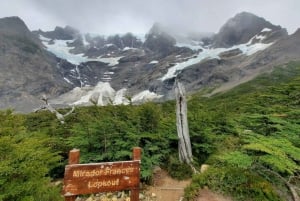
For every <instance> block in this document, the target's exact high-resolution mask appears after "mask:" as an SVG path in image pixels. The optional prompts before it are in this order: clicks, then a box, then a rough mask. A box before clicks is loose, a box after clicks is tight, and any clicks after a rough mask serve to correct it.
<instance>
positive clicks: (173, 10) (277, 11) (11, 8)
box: [0, 0, 300, 34]
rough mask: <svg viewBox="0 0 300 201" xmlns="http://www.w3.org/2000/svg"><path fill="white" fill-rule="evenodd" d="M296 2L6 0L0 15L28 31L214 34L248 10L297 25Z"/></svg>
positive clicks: (299, 3) (291, 26)
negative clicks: (163, 29)
mask: <svg viewBox="0 0 300 201" xmlns="http://www.w3.org/2000/svg"><path fill="white" fill-rule="evenodd" d="M298 8H300V1H299V0H276V1H274V0H264V1H261V0H243V1H241V0H226V1H222V0H184V1H183V0H151V1H149V0H84V1H83V0H51V1H49V0H10V1H2V2H0V15H1V17H4V16H11V15H17V16H20V17H21V18H22V19H23V20H24V21H25V22H26V24H28V25H29V28H30V29H38V28H41V29H42V30H53V29H54V27H55V26H66V25H70V26H73V27H75V28H77V29H79V30H81V31H83V32H92V33H102V34H110V33H126V32H134V33H146V32H147V31H148V30H149V29H150V28H151V26H152V24H153V23H154V22H160V23H162V24H164V25H165V26H168V27H170V29H171V30H173V31H175V32H189V31H202V32H203V31H204V32H207V31H208V32H217V31H218V30H219V29H220V27H221V26H222V25H223V24H224V23H225V22H226V21H227V20H228V19H229V18H230V17H233V16H234V15H235V14H237V13H239V12H242V11H248V12H252V13H254V14H256V15H258V16H261V17H264V18H265V19H267V20H268V21H270V22H271V23H274V24H276V25H282V26H283V27H286V28H288V30H289V31H290V32H293V31H295V30H296V28H298V27H300V23H299V22H298V19H300V13H299V12H298Z"/></svg>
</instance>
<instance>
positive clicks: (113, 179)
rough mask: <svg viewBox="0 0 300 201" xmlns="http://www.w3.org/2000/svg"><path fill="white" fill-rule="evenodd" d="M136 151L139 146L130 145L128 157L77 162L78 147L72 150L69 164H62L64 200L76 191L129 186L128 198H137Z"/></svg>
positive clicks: (137, 153)
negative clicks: (122, 159) (129, 156)
mask: <svg viewBox="0 0 300 201" xmlns="http://www.w3.org/2000/svg"><path fill="white" fill-rule="evenodd" d="M140 152H141V149H140V148H134V149H133V159H134V160H132V161H120V162H108V163H89V164H77V163H78V162H79V150H72V151H71V152H70V155H69V165H67V166H66V167H65V177H64V188H63V195H64V196H65V200H71V201H72V200H75V199H76V195H80V194H92V193H99V192H108V191H121V190H131V191H132V192H131V200H132V201H135V200H138V194H139V184H140V157H141V156H140ZM77 158H78V160H77ZM70 163H71V164H70Z"/></svg>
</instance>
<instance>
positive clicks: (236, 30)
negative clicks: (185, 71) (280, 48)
mask: <svg viewBox="0 0 300 201" xmlns="http://www.w3.org/2000/svg"><path fill="white" fill-rule="evenodd" d="M262 30H266V32H267V33H268V31H267V30H272V32H271V34H266V35H265V36H267V38H265V39H264V41H263V42H266V43H268V42H270V41H271V40H270V39H273V40H274V39H278V38H280V37H283V36H286V35H287V31H286V29H283V28H281V27H280V26H275V25H273V24H271V23H270V22H268V21H266V20H265V19H264V18H261V17H257V16H256V15H254V14H252V13H248V12H242V13H239V14H237V15H236V16H234V17H233V18H231V19H229V20H228V21H227V22H226V23H225V24H224V25H223V26H222V27H221V29H220V31H219V33H217V34H216V35H215V39H214V46H215V47H231V46H233V45H238V44H243V43H247V42H248V41H249V40H250V39H251V38H252V37H253V36H255V35H256V34H258V33H260V32H261V31H262Z"/></svg>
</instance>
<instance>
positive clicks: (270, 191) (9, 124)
mask: <svg viewBox="0 0 300 201" xmlns="http://www.w3.org/2000/svg"><path fill="white" fill-rule="evenodd" d="M209 90H212V89H203V90H202V91H200V92H198V93H196V94H191V95H188V97H187V100H188V102H187V107H188V123H189V132H190V138H191V143H192V152H193V166H194V167H196V169H197V168H200V166H201V164H204V163H205V164H208V165H209V168H208V170H207V171H206V172H204V173H201V174H198V173H193V171H192V170H191V168H190V166H188V165H187V164H184V163H183V164H182V163H180V161H179V159H178V137H177V131H176V113H175V101H167V102H160V103H153V102H148V103H144V104H141V105H127V106H125V105H119V106H115V105H109V106H105V107H98V106H89V107H76V108H75V110H74V111H73V112H72V113H71V114H70V115H68V116H67V117H66V118H65V122H64V123H63V124H62V123H61V122H60V121H59V120H57V118H56V116H55V115H54V114H53V113H50V112H49V111H39V112H36V113H29V114H18V113H15V112H14V111H13V110H5V111H0V192H1V194H0V201H11V200H14V201H39V200H49V201H58V200H62V197H61V195H60V191H61V186H55V185H53V181H55V180H56V179H61V178H62V177H63V174H64V166H65V165H66V164H67V157H68V152H69V150H71V149H72V148H77V149H80V152H81V161H80V162H81V163H90V162H106V161H120V160H129V159H131V155H132V148H133V147H137V146H138V147H141V148H142V163H141V164H142V168H141V179H142V182H143V183H148V184H151V177H152V171H153V168H154V167H156V166H160V167H161V168H163V169H165V170H166V171H167V172H168V173H169V174H170V175H171V176H172V177H174V178H177V179H179V180H181V179H185V178H192V182H191V184H190V186H188V187H187V188H186V189H185V199H186V200H192V199H193V197H194V196H195V195H196V194H197V192H198V190H199V189H200V188H203V187H205V186H207V187H209V188H210V189H212V190H214V191H217V192H222V193H223V194H226V195H229V196H231V197H233V198H234V199H235V200H237V201H244V200H249V201H257V200H259V201H284V200H297V199H299V194H300V62H290V63H288V64H286V65H283V66H278V67H276V68H275V69H274V71H273V72H272V73H265V74H263V75H261V76H258V77H257V78H255V79H254V80H252V81H249V82H247V83H244V84H241V85H239V86H237V87H235V88H233V89H231V90H229V91H227V92H222V93H219V94H216V95H213V96H211V97H205V96H203V95H204V94H206V93H207V92H208V91H209ZM60 111H61V112H62V113H64V112H67V111H69V109H68V108H66V109H60Z"/></svg>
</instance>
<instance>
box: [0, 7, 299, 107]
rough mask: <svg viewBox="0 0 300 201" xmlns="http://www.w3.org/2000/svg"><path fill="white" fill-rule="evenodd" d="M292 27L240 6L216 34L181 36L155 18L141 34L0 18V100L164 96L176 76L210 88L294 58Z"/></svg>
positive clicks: (20, 103) (27, 103)
mask: <svg viewBox="0 0 300 201" xmlns="http://www.w3.org/2000/svg"><path fill="white" fill-rule="evenodd" d="M299 33H300V31H299V30H298V31H297V32H296V33H294V34H293V35H288V34H287V32H286V30H285V29H283V28H281V27H280V26H275V25H273V24H271V23H270V22H268V21H266V20H265V19H263V18H260V17H257V16H255V15H253V14H251V13H246V12H243V13H239V14H237V15H236V16H234V17H233V18H231V19H229V20H228V21H227V22H226V23H225V24H224V26H222V27H221V29H220V31H219V32H218V33H217V34H195V33H193V34H192V35H189V36H180V37H179V36H176V34H174V33H168V30H167V29H165V28H164V27H163V26H162V25H160V24H154V25H153V27H152V28H151V29H150V30H149V32H148V33H147V34H146V35H145V36H136V35H134V34H131V33H128V34H124V35H112V36H101V35H91V34H82V33H80V32H79V31H77V30H76V29H74V28H71V27H68V26H67V27H65V28H61V27H56V28H55V30H53V31H49V32H43V31H41V30H39V31H34V32H30V31H29V30H28V29H27V27H26V25H25V24H24V22H22V21H21V20H20V19H19V18H16V17H12V18H3V19H0V39H1V40H0V48H1V49H0V71H1V74H0V76H1V79H0V100H1V105H0V108H7V107H15V106H17V108H16V109H17V110H21V111H29V110H31V109H33V108H35V107H37V106H38V102H39V101H40V100H39V96H40V95H41V94H46V95H48V96H49V97H50V98H51V99H52V100H51V101H52V103H53V104H54V103H55V104H60V105H61V104H63V105H72V104H80V105H82V104H83V105H87V104H92V102H93V103H95V104H98V105H105V104H108V103H112V104H120V103H123V104H128V103H129V102H130V101H131V102H134V103H139V102H143V101H147V100H154V99H157V98H159V99H161V100H166V99H171V98H173V83H174V80H175V79H179V80H181V82H183V83H184V85H185V87H186V89H187V91H188V92H195V91H198V90H199V89H202V88H204V87H205V88H206V87H209V88H215V91H214V93H216V92H219V91H222V90H225V89H228V88H231V87H233V86H236V85H238V84H240V83H242V82H245V81H247V80H249V79H252V78H253V77H255V76H256V75H258V74H260V73H261V72H266V71H270V70H272V68H273V67H274V66H276V65H280V64H284V63H286V62H288V61H290V60H297V59H298V60H299V57H300V56H299V55H300V48H299V47H300V46H299V43H300V34H299ZM67 91H69V92H67ZM65 92H67V93H65ZM59 95H60V96H59ZM129 97H130V98H129ZM91 100H92V101H91Z"/></svg>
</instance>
